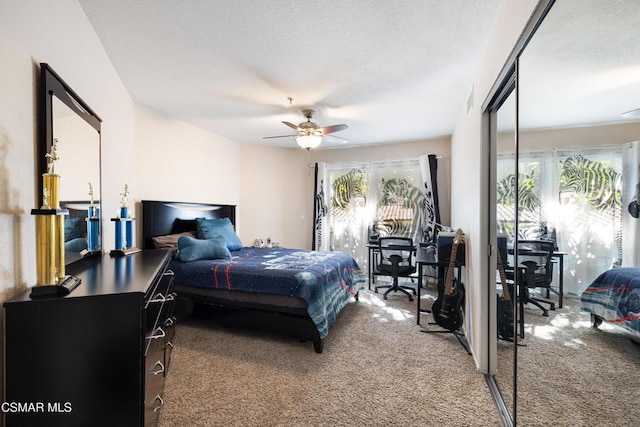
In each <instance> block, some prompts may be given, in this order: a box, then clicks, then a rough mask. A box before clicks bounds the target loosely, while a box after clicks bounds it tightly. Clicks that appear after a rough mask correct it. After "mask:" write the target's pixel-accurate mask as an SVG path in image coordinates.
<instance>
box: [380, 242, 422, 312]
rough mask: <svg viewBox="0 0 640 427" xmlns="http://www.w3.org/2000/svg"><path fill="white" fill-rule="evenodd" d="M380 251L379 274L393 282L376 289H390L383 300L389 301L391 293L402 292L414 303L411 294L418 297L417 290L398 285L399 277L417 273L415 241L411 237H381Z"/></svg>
mask: <svg viewBox="0 0 640 427" xmlns="http://www.w3.org/2000/svg"><path fill="white" fill-rule="evenodd" d="M378 250H379V255H380V263H379V264H378V274H380V275H383V276H391V277H392V278H393V282H392V284H390V285H380V286H376V287H375V292H376V293H377V292H378V289H381V288H389V289H387V291H386V292H385V293H384V295H383V299H387V295H388V294H389V292H391V291H394V292H402V293H404V294H405V295H407V296H408V297H409V301H413V298H412V296H411V293H409V292H408V291H412V292H413V295H416V290H415V288H413V287H410V286H401V285H398V277H411V275H412V274H414V273H415V272H416V267H415V265H413V261H412V259H413V251H414V250H415V248H414V247H413V239H411V238H410V237H380V239H379V240H378Z"/></svg>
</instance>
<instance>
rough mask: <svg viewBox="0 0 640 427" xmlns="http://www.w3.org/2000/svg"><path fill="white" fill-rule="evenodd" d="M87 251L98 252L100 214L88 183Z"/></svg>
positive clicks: (91, 187)
mask: <svg viewBox="0 0 640 427" xmlns="http://www.w3.org/2000/svg"><path fill="white" fill-rule="evenodd" d="M86 221H87V249H88V250H89V251H91V252H95V251H99V250H100V212H99V210H98V207H97V206H96V205H95V203H94V200H93V186H92V185H91V183H89V207H88V208H87V219H86Z"/></svg>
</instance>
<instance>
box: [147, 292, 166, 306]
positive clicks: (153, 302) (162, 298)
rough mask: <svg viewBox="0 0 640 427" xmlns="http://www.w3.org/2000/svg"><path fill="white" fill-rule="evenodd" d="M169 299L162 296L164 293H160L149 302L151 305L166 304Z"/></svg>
mask: <svg viewBox="0 0 640 427" xmlns="http://www.w3.org/2000/svg"><path fill="white" fill-rule="evenodd" d="M166 300H167V299H166V298H165V297H164V295H162V293H160V292H158V293H157V294H156V296H154V297H153V298H151V299H150V300H149V304H157V303H159V302H165V301H166Z"/></svg>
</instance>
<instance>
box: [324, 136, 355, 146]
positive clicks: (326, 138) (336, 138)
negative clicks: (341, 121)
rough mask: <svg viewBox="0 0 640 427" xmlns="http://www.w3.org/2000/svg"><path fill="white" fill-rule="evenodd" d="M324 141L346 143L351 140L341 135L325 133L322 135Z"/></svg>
mask: <svg viewBox="0 0 640 427" xmlns="http://www.w3.org/2000/svg"><path fill="white" fill-rule="evenodd" d="M322 140H323V141H326V142H333V143H338V144H346V143H347V142H349V140H348V139H345V138H341V137H339V136H336V135H325V136H323V137H322Z"/></svg>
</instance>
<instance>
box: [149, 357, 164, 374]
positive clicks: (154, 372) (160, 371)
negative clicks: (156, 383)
mask: <svg viewBox="0 0 640 427" xmlns="http://www.w3.org/2000/svg"><path fill="white" fill-rule="evenodd" d="M158 365H160V369H158V370H157V371H151V373H152V374H153V375H160V374H161V373H163V372H164V365H163V364H162V362H161V361H159V360H158V361H157V362H156V364H155V365H153V368H154V369H155V367H156V366H158Z"/></svg>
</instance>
